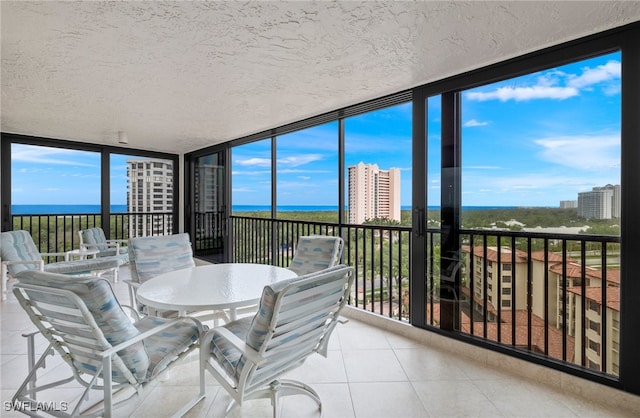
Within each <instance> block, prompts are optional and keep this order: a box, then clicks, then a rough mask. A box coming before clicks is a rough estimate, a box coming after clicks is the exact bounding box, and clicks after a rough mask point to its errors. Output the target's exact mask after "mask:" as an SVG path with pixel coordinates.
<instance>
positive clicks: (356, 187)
mask: <svg viewBox="0 0 640 418" xmlns="http://www.w3.org/2000/svg"><path fill="white" fill-rule="evenodd" d="M400 213H401V212H400V169H398V168H391V169H389V170H380V169H379V168H378V165H377V164H364V163H362V162H361V163H359V164H357V165H352V166H350V167H349V222H350V223H354V224H361V223H363V222H365V221H366V220H369V219H375V218H385V219H391V220H395V221H398V222H400Z"/></svg>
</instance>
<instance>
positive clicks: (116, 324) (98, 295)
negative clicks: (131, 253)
mask: <svg viewBox="0 0 640 418" xmlns="http://www.w3.org/2000/svg"><path fill="white" fill-rule="evenodd" d="M16 279H18V281H19V282H21V283H26V284H34V285H39V286H47V287H52V288H56V289H64V290H69V291H72V292H73V293H75V294H76V295H78V296H79V297H80V299H82V301H83V302H84V304H85V305H86V307H87V309H88V310H89V311H90V312H91V314H92V315H93V317H94V319H95V321H96V324H97V325H98V327H99V328H100V330H101V331H102V333H103V334H104V337H105V339H106V340H107V341H108V342H109V343H110V344H111V345H117V344H120V343H122V342H125V341H127V340H129V339H131V338H133V337H135V336H136V335H139V331H138V329H137V328H136V327H135V326H134V325H133V323H132V322H131V320H130V319H129V317H128V316H127V315H126V314H125V312H124V311H123V309H122V307H121V306H120V304H119V303H118V301H117V300H116V297H115V295H114V294H113V289H112V288H111V285H110V284H109V282H108V281H107V280H106V279H101V278H97V277H93V276H91V277H87V278H81V277H73V278H70V277H69V276H65V275H61V274H53V273H47V272H41V271H37V270H26V271H23V272H21V273H19V274H18V275H17V276H16ZM52 297H56V296H52ZM86 336H87V337H90V338H93V336H91V334H90V333H88V332H87V335H86ZM101 348H103V349H104V348H107V347H106V346H104V347H101ZM118 355H119V356H120V359H121V361H122V362H123V363H124V365H125V366H126V367H127V368H128V369H129V370H130V371H131V373H132V374H133V375H134V376H135V377H136V378H137V379H145V378H146V376H147V370H148V369H149V364H150V361H149V355H148V354H147V352H146V351H145V347H144V344H143V343H142V342H139V343H135V344H133V345H131V346H130V347H127V348H125V349H123V350H121V351H119V352H118ZM72 357H73V362H74V364H75V366H76V367H77V368H78V369H79V370H81V371H84V372H86V373H91V374H93V373H95V372H96V370H97V369H98V368H99V367H100V366H101V362H100V361H99V360H97V359H90V358H88V356H86V355H85V354H84V353H81V352H75V353H72ZM113 380H114V381H123V380H124V376H123V375H122V374H121V373H118V371H117V368H114V369H113Z"/></svg>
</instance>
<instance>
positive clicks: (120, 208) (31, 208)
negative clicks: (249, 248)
mask: <svg viewBox="0 0 640 418" xmlns="http://www.w3.org/2000/svg"><path fill="white" fill-rule="evenodd" d="M401 209H402V210H411V206H402V208H401ZM439 209H440V208H439V207H436V206H429V210H439ZM462 209H463V210H488V209H516V206H500V207H498V206H465V207H463V208H462ZM232 210H233V212H263V211H270V210H271V206H268V205H233V207H232ZM345 210H348V208H347V207H345ZM278 211H279V212H322V211H330V212H337V211H338V206H337V205H326V206H314V205H284V206H278ZM94 213H95V214H98V213H100V205H11V214H12V215H66V214H94ZM111 213H127V205H111Z"/></svg>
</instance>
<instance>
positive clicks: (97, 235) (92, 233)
mask: <svg viewBox="0 0 640 418" xmlns="http://www.w3.org/2000/svg"><path fill="white" fill-rule="evenodd" d="M80 237H81V238H82V243H83V244H97V245H92V246H91V247H90V248H91V249H98V250H100V251H103V250H108V249H109V247H108V246H107V237H106V235H105V234H104V231H103V230H102V228H89V229H83V230H81V231H80Z"/></svg>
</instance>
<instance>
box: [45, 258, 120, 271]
mask: <svg viewBox="0 0 640 418" xmlns="http://www.w3.org/2000/svg"><path fill="white" fill-rule="evenodd" d="M122 264H123V262H122V260H119V259H118V258H117V257H109V258H88V259H86V260H74V261H59V262H57V263H49V264H45V265H44V271H47V272H49V273H58V274H83V273H91V272H92V271H98V270H109V269H116V268H118V267H119V266H121V265H122Z"/></svg>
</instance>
